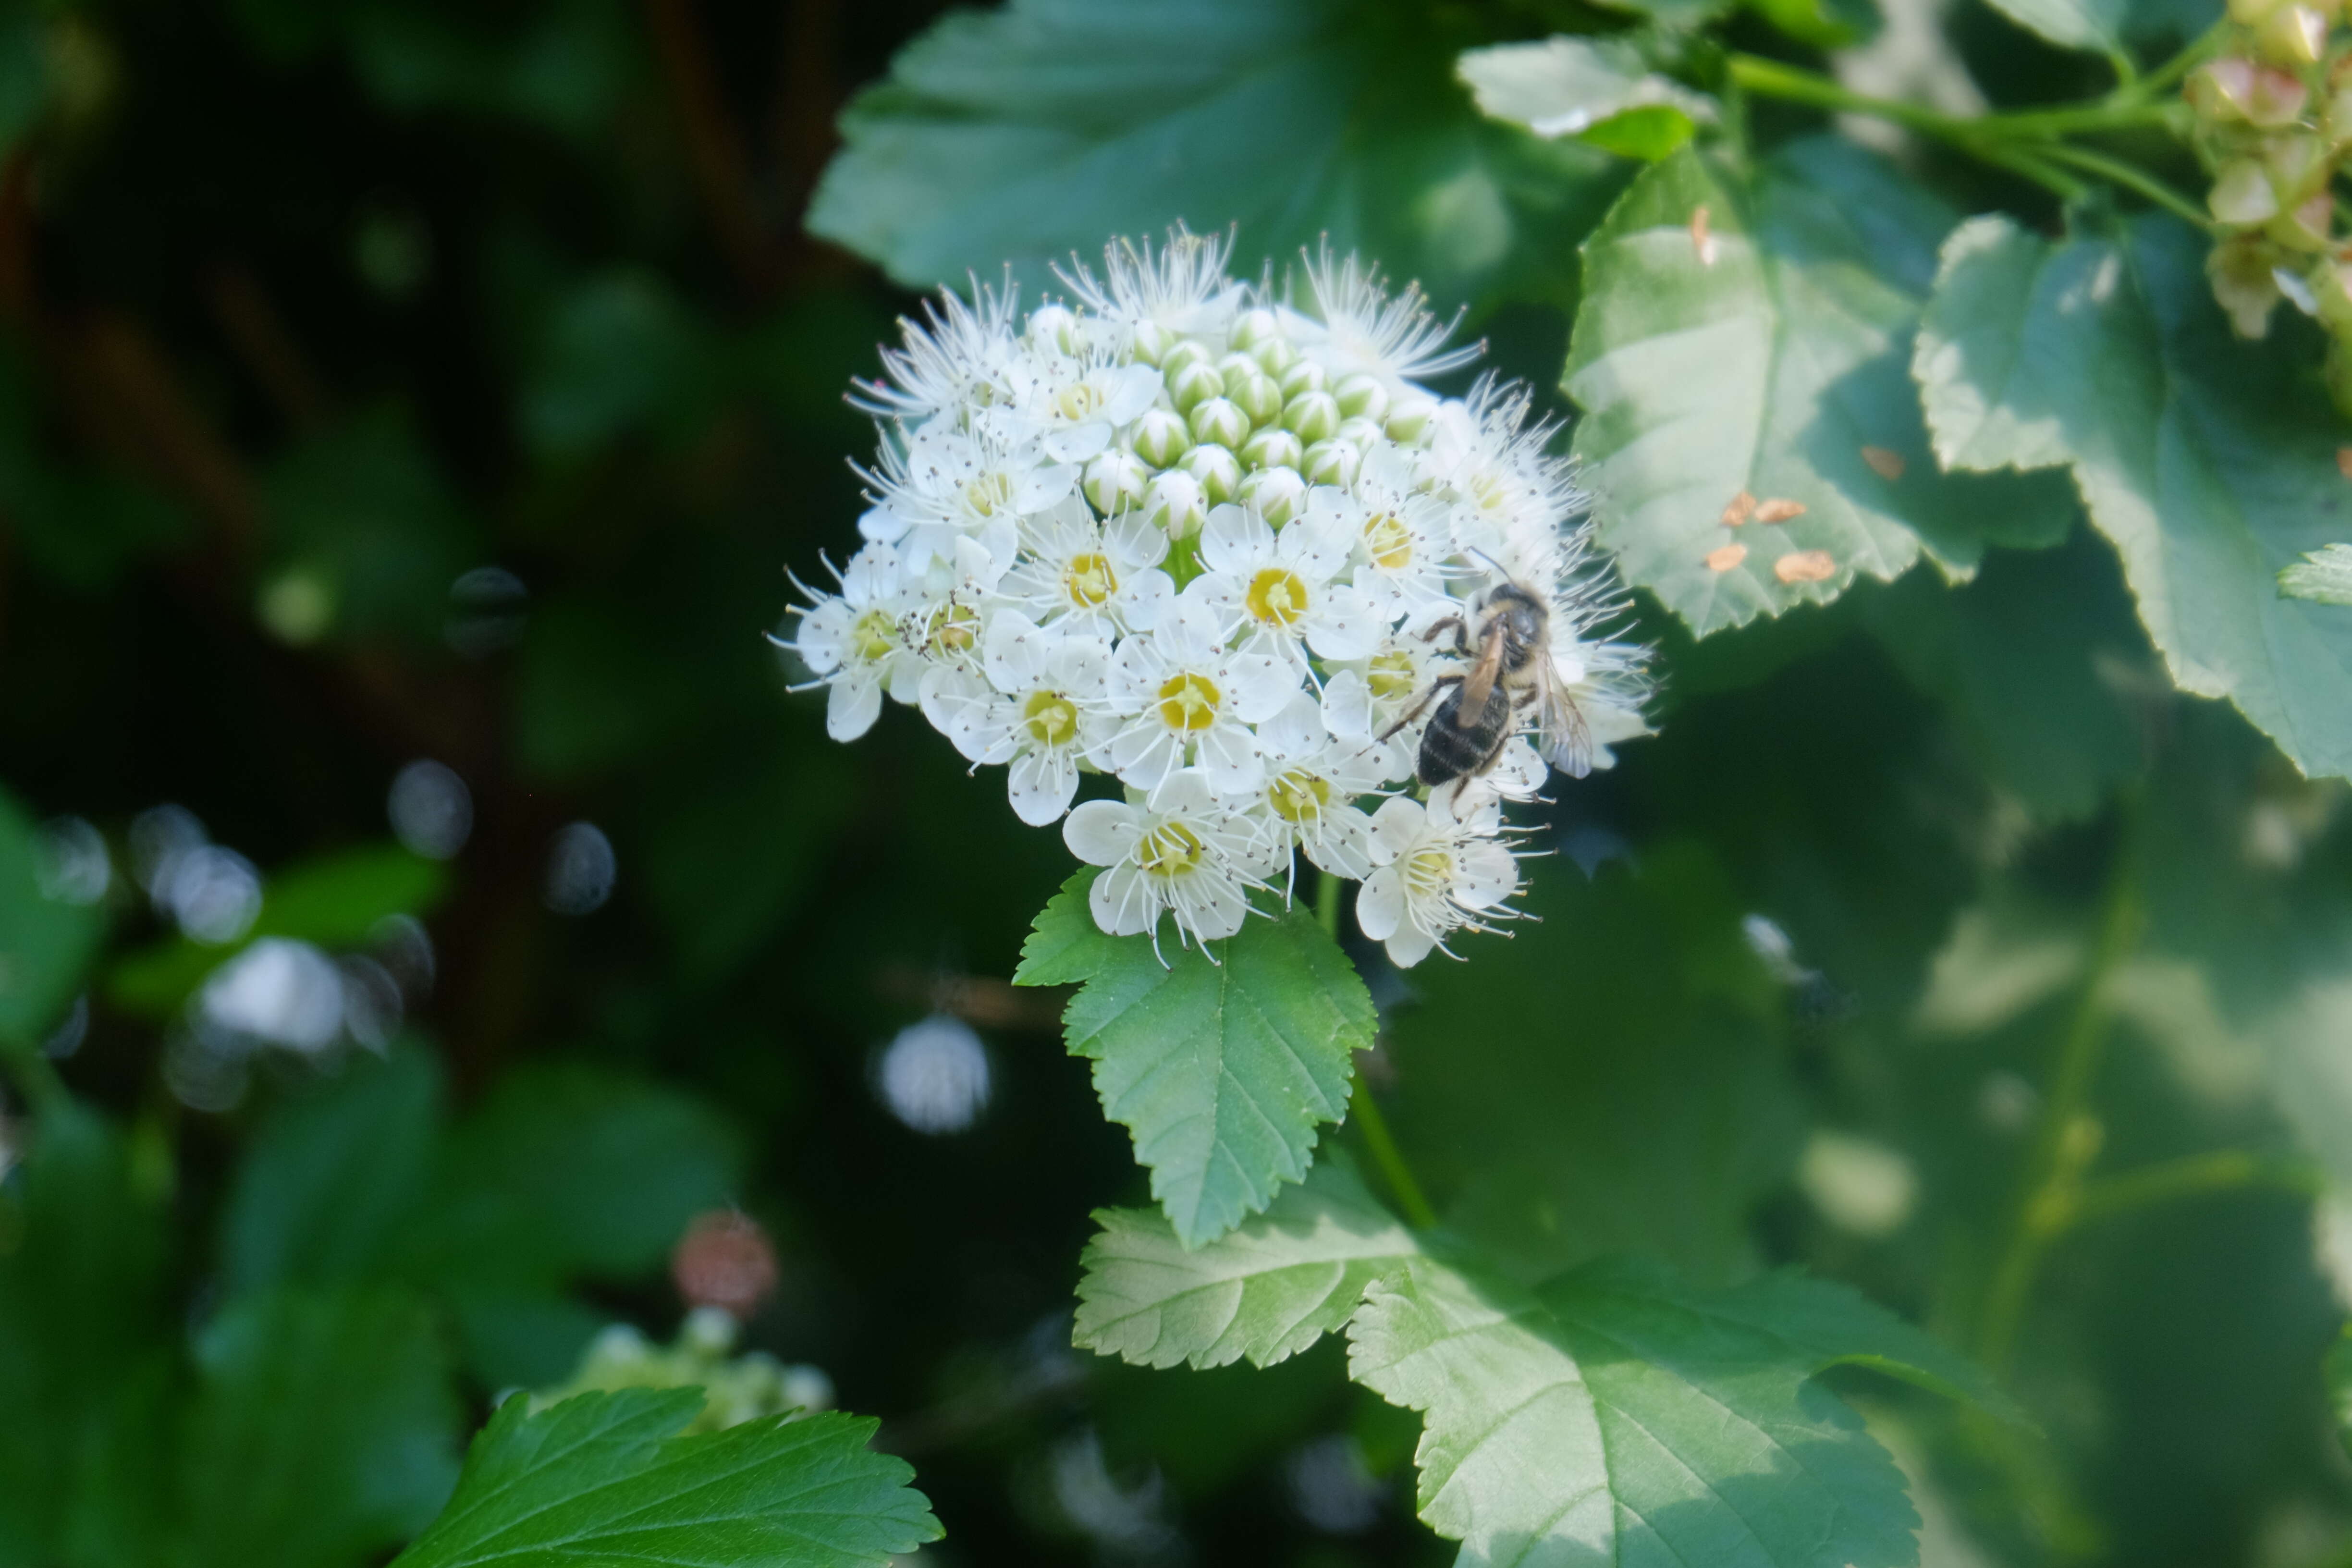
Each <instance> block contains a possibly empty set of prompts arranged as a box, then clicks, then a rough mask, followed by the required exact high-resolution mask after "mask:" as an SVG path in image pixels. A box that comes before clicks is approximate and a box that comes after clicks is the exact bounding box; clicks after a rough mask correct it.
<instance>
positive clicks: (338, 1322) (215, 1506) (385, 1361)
mask: <svg viewBox="0 0 2352 1568" xmlns="http://www.w3.org/2000/svg"><path fill="white" fill-rule="evenodd" d="M196 1364H197V1369H198V1374H199V1387H198V1393H197V1395H196V1399H195V1403H194V1406H193V1407H192V1408H191V1410H190V1411H189V1413H188V1418H187V1424H186V1426H185V1428H184V1432H183V1434H182V1437H181V1444H180V1452H181V1465H180V1497H181V1502H182V1519H181V1521H180V1523H179V1525H178V1526H177V1528H176V1529H175V1531H174V1534H175V1535H176V1537H177V1538H178V1540H179V1542H180V1543H181V1545H182V1546H183V1547H184V1549H185V1552H186V1558H185V1561H187V1562H188V1563H192V1564H196V1565H201V1568H235V1565H237V1564H245V1563H261V1562H267V1563H283V1564H285V1565H286V1568H349V1565H351V1564H355V1563H363V1562H366V1561H368V1560H370V1558H371V1557H373V1554H374V1553H376V1552H382V1551H383V1550H384V1549H386V1548H388V1547H391V1546H394V1545H397V1544H398V1543H399V1542H402V1541H404V1540H405V1539H407V1538H408V1537H409V1536H411V1535H413V1534H415V1532H416V1531H417V1530H418V1529H420V1528H422V1527H423V1525H424V1524H425V1521H427V1520H429V1519H431V1518H432V1517H433V1511H434V1510H436V1508H438V1507H439V1506H440V1505H441V1503H442V1502H443V1500H446V1498H447V1497H448V1495H449V1488H450V1486H451V1484H452V1483H453V1482H454V1481H455V1480H456V1479H457V1397H456V1394H455V1391H454V1390H453V1389H452V1387H451V1385H450V1368H449V1364H448V1357H447V1354H446V1352H445V1351H444V1350H443V1348H442V1345H441V1342H440V1335H439V1333H438V1331H437V1329H436V1325H435V1323H434V1321H433V1314H432V1312H431V1310H430V1309H429V1308H427V1307H426V1305H425V1302H424V1301H423V1300H421V1299H419V1298H417V1297H415V1296H414V1295H411V1294H409V1293H408V1292H405V1291H401V1290H386V1289H365V1290H362V1289H350V1290H335V1291H327V1292H310V1291H297V1290H271V1291H264V1292H262V1293H260V1294H257V1295H254V1296H248V1297H247V1298H245V1299H243V1300H238V1301H236V1302H233V1303H232V1304H230V1305H229V1306H228V1307H227V1308H226V1309H224V1310H223V1311H222V1312H221V1314H220V1316H219V1317H217V1318H215V1320H214V1321H212V1322H211V1323H209V1324H207V1325H205V1331H204V1332H203V1333H202V1334H201V1335H199V1336H198V1338H197V1342H196Z"/></svg>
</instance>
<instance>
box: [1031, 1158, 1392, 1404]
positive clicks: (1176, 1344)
mask: <svg viewBox="0 0 2352 1568" xmlns="http://www.w3.org/2000/svg"><path fill="white" fill-rule="evenodd" d="M1095 1223H1096V1224H1097V1225H1099V1226H1102V1229H1101V1231H1100V1232H1098V1233H1097V1235H1096V1237H1095V1238H1094V1239H1093V1240H1092V1241H1089V1242H1088V1243H1087V1250H1086V1254H1085V1257H1084V1258H1082V1259H1081V1263H1082V1265H1083V1267H1084V1268H1085V1269H1086V1273H1085V1275H1084V1276H1083V1277H1082V1278H1081V1279H1079V1280H1078V1317H1077V1327H1076V1331H1075V1332H1074V1333H1073V1334H1072V1336H1071V1341H1072V1342H1073V1343H1075V1344H1076V1345H1077V1346H1079V1347H1080V1348H1081V1349H1083V1350H1090V1351H1093V1352H1097V1354H1100V1355H1116V1356H1119V1357H1121V1358H1123V1359H1124V1360H1127V1361H1130V1362H1133V1363H1136V1364H1137V1365H1139V1366H1158V1367H1169V1366H1175V1365H1177V1364H1179V1363H1189V1364H1191V1365H1192V1366H1194V1367H1202V1368H1205V1367H1213V1366H1224V1365H1226V1364H1228V1363H1231V1362H1234V1361H1235V1360H1238V1359H1240V1358H1241V1357H1244V1356H1246V1357H1248V1358H1249V1362H1250V1364H1251V1365H1253V1366H1268V1365H1271V1364H1273V1363H1276V1362H1278V1361H1281V1360H1283V1359H1285V1358H1286V1357H1288V1356H1293V1355H1296V1354H1297V1353H1298V1352H1300V1351H1303V1350H1305V1349H1306V1348H1307V1346H1309V1345H1311V1344H1313V1343H1314V1342H1316V1341H1317V1340H1318V1339H1320V1338H1322V1337H1323V1336H1324V1335H1325V1334H1327V1333H1329V1332H1330V1331H1333V1330H1335V1329H1337V1328H1339V1326H1340V1325H1341V1324H1343V1323H1345V1322H1346V1321H1348V1319H1349V1317H1351V1316H1353V1315H1354V1313H1355V1310H1356V1307H1357V1304H1358V1303H1359V1302H1360V1301H1361V1300H1363V1295H1364V1287H1365V1286H1366V1285H1367V1284H1369V1283H1370V1281H1371V1279H1372V1278H1373V1277H1374V1276H1375V1275H1379V1274H1384V1273H1387V1272H1388V1271H1389V1270H1391V1269H1392V1268H1395V1267H1396V1266H1397V1265H1398V1264H1400V1263H1402V1261H1404V1259H1406V1258H1411V1257H1412V1256H1413V1255H1414V1254H1416V1253H1418V1252H1419V1251H1420V1250H1421V1247H1420V1244H1419V1243H1418V1242H1416V1241H1414V1240H1413V1237H1412V1232H1411V1231H1409V1230H1407V1229H1406V1228H1405V1227H1404V1226H1402V1224H1400V1223H1399V1222H1398V1220H1397V1219H1396V1217H1395V1216H1394V1215H1391V1214H1390V1213H1389V1212H1388V1211H1387V1210H1386V1209H1384V1208H1382V1207H1381V1205H1380V1204H1379V1203H1378V1202H1376V1201H1375V1200H1374V1199H1373V1197H1372V1195H1371V1194H1370V1193H1369V1192H1367V1191H1365V1190H1364V1184H1363V1182H1362V1181H1361V1179H1360V1178H1359V1177H1358V1176H1357V1174H1356V1173H1355V1171H1354V1169H1353V1167H1352V1166H1350V1165H1349V1163H1348V1161H1347V1159H1346V1157H1345V1156H1344V1155H1341V1154H1339V1153H1338V1152H1332V1153H1328V1154H1326V1155H1325V1156H1324V1157H1323V1159H1322V1160H1320V1161H1319V1162H1318V1163H1317V1164H1316V1166H1315V1168H1314V1169H1313V1170H1312V1171H1310V1172H1308V1173H1307V1180H1306V1182H1305V1183H1304V1184H1301V1185H1299V1186H1297V1187H1290V1188H1286V1189H1285V1190H1284V1191H1283V1192H1282V1194H1280V1195H1279V1196H1277V1197H1276V1199H1275V1200H1274V1202H1273V1204H1272V1205H1269V1206H1268V1208H1267V1209H1266V1211H1265V1213H1264V1214H1262V1215H1257V1216H1256V1217H1255V1218H1253V1219H1249V1220H1245V1221H1244V1222H1243V1223H1242V1224H1241V1225H1240V1226H1237V1227H1235V1228H1234V1229H1233V1230H1231V1231H1228V1232H1227V1233H1226V1234H1225V1235H1223V1236H1222V1237H1218V1238H1217V1239H1216V1240H1214V1241H1212V1242H1210V1243H1208V1244H1207V1245H1206V1246H1204V1247H1198V1248H1196V1249H1194V1250H1192V1251H1187V1250H1185V1248H1184V1247H1183V1245H1182V1244H1181V1242H1179V1241H1178V1240H1177V1239H1176V1232H1175V1230H1174V1228H1173V1227H1172V1226H1170V1225H1169V1223H1168V1220H1167V1218H1166V1216H1164V1215H1160V1214H1157V1213H1154V1212H1152V1211H1150V1210H1145V1209H1098V1210H1097V1211H1096V1213H1095Z"/></svg>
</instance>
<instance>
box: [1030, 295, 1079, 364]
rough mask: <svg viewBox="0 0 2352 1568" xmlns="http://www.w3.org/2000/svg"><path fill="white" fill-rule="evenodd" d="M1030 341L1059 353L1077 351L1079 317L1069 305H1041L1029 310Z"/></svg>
mask: <svg viewBox="0 0 2352 1568" xmlns="http://www.w3.org/2000/svg"><path fill="white" fill-rule="evenodd" d="M1029 341H1030V342H1033V343H1034V344H1036V345H1037V346H1039V347H1040V348H1049V349H1052V350H1054V351H1055V352H1056V353H1076V352H1077V345H1078V318H1077V317H1076V314H1074V313H1073V312H1072V311H1071V310H1070V308H1069V307H1068V306H1067V305H1040V306H1038V307H1037V308H1036V309H1035V310H1032V311H1030V312H1029Z"/></svg>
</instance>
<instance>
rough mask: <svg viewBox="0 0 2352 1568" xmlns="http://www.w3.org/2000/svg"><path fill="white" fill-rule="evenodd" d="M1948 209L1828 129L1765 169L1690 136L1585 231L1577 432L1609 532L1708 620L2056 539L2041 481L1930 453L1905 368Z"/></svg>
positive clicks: (1638, 567)
mask: <svg viewBox="0 0 2352 1568" xmlns="http://www.w3.org/2000/svg"><path fill="white" fill-rule="evenodd" d="M1702 209H1704V215H1705V216H1704V227H1703V229H1702V227H1701V220H1700V217H1699V215H1700V213H1701V210H1702ZM1953 218H1954V215H1953V214H1952V213H1951V212H1950V211H1949V209H1948V208H1946V207H1945V206H1944V205H1942V204H1941V203H1940V202H1939V201H1937V199H1936V198H1935V197H1933V196H1931V195H1928V194H1927V191H1925V190H1924V189H1923V188H1922V187H1920V186H1919V185H1917V184H1915V183H1914V182H1912V181H1911V180H1910V179H1909V178H1907V177H1906V176H1905V175H1904V174H1901V173H1900V172H1899V171H1897V170H1895V168H1894V167H1893V166H1892V165H1891V164H1888V163H1885V161H1884V160H1882V159H1880V158H1878V157H1876V156H1875V155H1874V154H1872V153H1865V152H1864V151H1863V150H1861V149H1860V148H1858V147H1855V146H1853V144H1851V143H1849V142H1843V141H1840V140H1837V139H1833V138H1821V139H1816V140H1811V141H1806V142H1797V143H1794V144H1792V145H1790V146H1789V147H1786V148H1784V149H1782V150H1781V151H1780V153H1776V154H1775V155H1774V156H1773V157H1771V158H1770V159H1769V160H1766V161H1765V162H1764V163H1762V164H1761V165H1759V167H1758V169H1757V170H1756V173H1755V174H1754V175H1753V177H1752V178H1743V177H1741V176H1739V175H1738V174H1735V173H1733V172H1732V171H1730V170H1729V169H1728V168H1727V166H1725V165H1724V164H1722V163H1718V162H1717V161H1716V160H1714V159H1713V158H1711V157H1710V156H1708V155H1706V154H1703V153H1699V152H1698V151H1696V149H1690V148H1685V150H1683V151H1682V152H1680V153H1676V154H1675V155H1674V156H1673V157H1671V158H1669V159H1667V160H1666V161H1665V162H1664V163H1658V164H1656V165H1654V166H1653V167H1652V168H1650V169H1648V170H1647V171H1645V172H1644V173H1643V174H1642V176H1641V177H1640V178H1639V179H1638V180H1636V181H1635V182H1634V184H1633V188H1632V189H1631V190H1629V191H1627V192H1626V194H1625V195H1624V197H1623V198H1622V200H1621V201H1620V202H1619V203H1618V204H1617V205H1616V206H1615V207H1614V208H1613V209H1612V211H1611V213H1610V215H1609V217H1608V219H1607V220H1606V221H1605V222H1604V223H1603V224H1602V225H1601V227H1600V229H1599V230H1598V231H1596V232H1595V233H1594V235H1593V236H1592V237H1591V239H1590V240H1589V241H1587V243H1586V245H1585V247H1584V264H1585V298H1584V303H1583V305H1582V307H1581V308H1580V310H1579V311H1578V313H1577V319H1576V331H1575V335H1574V338H1573V340H1572V342H1571V345H1570V351H1569V358H1568V365H1567V369H1566V372H1565V373H1564V375H1563V380H1562V384H1563V385H1564V387H1565V388H1566V390H1567V392H1568V394H1569V395H1570V397H1572V398H1574V399H1575V400H1576V402H1577V403H1578V404H1580V405H1582V406H1583V408H1584V409H1585V410H1586V415H1585V417H1584V418H1583V419H1581V420H1580V421H1579V422H1578V425H1577V428H1576V437H1575V444H1574V450H1575V453H1576V455H1577V457H1579V458H1581V459H1582V460H1583V461H1584V463H1585V464H1586V466H1587V467H1586V474H1587V479H1588V482H1589V483H1590V485H1591V489H1592V490H1593V492H1594V494H1595V496H1596V498H1597V499H1596V501H1595V507H1594V514H1595V516H1596V518H1597V519H1598V521H1599V526H1600V539H1601V543H1602V544H1603V545H1604V546H1606V547H1607V548H1608V549H1609V550H1611V551H1612V552H1613V553H1614V554H1615V555H1616V557H1617V563H1618V566H1619V568H1620V570H1622V572H1623V573H1624V574H1626V576H1627V578H1628V579H1629V580H1630V581H1632V582H1633V583H1634V584H1638V585H1640V586H1642V587H1645V588H1648V589H1649V590H1651V591H1652V592H1653V593H1654V594H1656V595H1658V597H1659V598H1660V599H1662V600H1663V601H1664V603H1665V604H1666V605H1667V606H1668V607H1669V608H1670V609H1673V610H1674V611H1675V613H1677V614H1678V615H1680V616H1682V617H1683V618H1684V619H1685V621H1687V622H1688V623H1689V624H1690V626H1691V628H1692V629H1693V630H1694V631H1695V632H1696V633H1698V634H1699V635H1701V636H1705V635H1706V634H1707V633H1709V632H1712V631H1717V630H1720V629H1722V628H1724V627H1727V626H1738V625H1740V624H1742V623H1743V622H1746V621H1748V620H1750V619H1752V618H1754V617H1755V616H1759V615H1778V614H1780V612H1781V611H1783V610H1786V609H1788V608H1790V606H1791V605H1799V604H1805V603H1822V602H1824V601H1827V600H1829V599H1831V598H1833V597H1835V596H1836V595H1838V594H1839V593H1841V592H1843V589H1844V588H1845V587H1846V585H1847V584H1850V583H1852V582H1853V579H1854V578H1855V576H1857V575H1858V574H1866V575H1869V576H1873V577H1876V578H1879V579H1881V580H1888V579H1892V578H1893V577H1895V576H1896V575H1897V574H1900V573H1902V572H1904V571H1905V570H1906V569H1907V568H1909V567H1910V566H1911V564H1912V563H1914V562H1916V560H1917V559H1918V557H1919V555H1920V553H1921V552H1922V550H1923V549H1925V550H1927V552H1930V553H1932V554H1933V555H1934V556H1935V557H1936V558H1937V561H1938V562H1939V563H1941V564H1942V565H1943V567H1944V569H1945V570H1946V572H1947V573H1948V574H1965V573H1966V572H1967V571H1969V570H1970V569H1972V568H1973V566H1974V565H1975V563H1976V561H1977V560H1978V558H1979V555H1980V554H1981V553H1982V551H1983V548H1984V545H1985V543H1986V542H1988V540H1989V539H1991V538H1994V537H1996V531H1998V536H1999V537H2000V538H2003V539H2007V540H2011V541H2013V542H2035V543H2048V542H2053V541H2055V540H2056V539H2058V538H2060V537H2063V533H2064V529H2065V522H2066V518H2067V516H2068V515H2069V514H2068V513H2067V512H2066V510H2064V508H2063V500H2062V499H2061V498H2060V497H2058V496H2057V495H2056V494H2055V493H2053V491H2052V490H2050V489H2047V488H2044V489H2041V490H2040V491H2038V492H2037V491H2032V490H2010V491H2003V492H1999V493H1995V492H1989V491H1986V490H1983V489H1978V488H1975V487H1974V486H1973V485H1971V484H1970V483H1969V481H1968V480H1965V479H1963V480H1954V479H1951V478H1950V477H1948V476H1946V475H1944V474H1941V473H1939V472H1938V471H1937V468H1936V465H1935V463H1934V461H1933V459H1932V458H1930V456H1929V454H1928V450H1927V432H1926V430H1925V428H1924V427H1923V426H1922V424H1921V421H1920V417H1919V404H1918V398H1917V395H1916V392H1915V391H1914V389H1913V388H1912V387H1910V386H1909V385H1907V384H1906V375H1905V365H1906V362H1907V358H1908V345H1909V342H1910V337H1911V333H1912V331H1913V328H1914V326H1915V325H1916V321H1917V316H1918V310H1919V305H1920V301H1921V300H1922V299H1923V298H1924V297H1925V295H1926V292H1927V283H1928V280H1929V279H1930V277H1931V276H1932V273H1933V261H1932V259H1931V258H1932V257H1933V255H1934V253H1935V247H1936V244H1937V241H1938V240H1939V239H1940V238H1941V237H1943V235H1944V234H1945V232H1946V231H1947V230H1948V229H1949V227H1950V226H1951V224H1952V222H1953Z"/></svg>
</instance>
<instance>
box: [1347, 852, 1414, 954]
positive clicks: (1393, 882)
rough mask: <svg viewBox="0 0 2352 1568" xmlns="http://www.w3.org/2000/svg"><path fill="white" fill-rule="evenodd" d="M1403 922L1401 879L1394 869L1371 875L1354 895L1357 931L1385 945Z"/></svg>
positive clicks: (1402, 886)
mask: <svg viewBox="0 0 2352 1568" xmlns="http://www.w3.org/2000/svg"><path fill="white" fill-rule="evenodd" d="M1403 920H1404V879H1403V877H1402V876H1401V875H1400V874H1399V873H1398V871H1397V870H1396V868H1394V867H1389V868H1385V869H1382V870H1379V871H1375V872H1373V873H1372V874H1371V875H1370V876H1369V877H1367V878H1365V879H1364V885H1363V887H1362V888H1360V889H1358V890H1357V893H1356V929H1357V930H1359V931H1362V932H1363V933H1364V934H1365V935H1366V936H1368V937H1370V938H1371V939H1372V940H1373V941H1374V942H1386V941H1387V940H1388V939H1389V938H1390V937H1391V935H1393V934H1395V931H1396V929H1397V927H1398V925H1399V924H1400V923H1402V921H1403Z"/></svg>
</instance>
